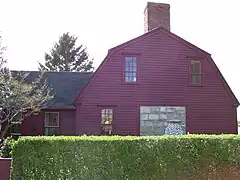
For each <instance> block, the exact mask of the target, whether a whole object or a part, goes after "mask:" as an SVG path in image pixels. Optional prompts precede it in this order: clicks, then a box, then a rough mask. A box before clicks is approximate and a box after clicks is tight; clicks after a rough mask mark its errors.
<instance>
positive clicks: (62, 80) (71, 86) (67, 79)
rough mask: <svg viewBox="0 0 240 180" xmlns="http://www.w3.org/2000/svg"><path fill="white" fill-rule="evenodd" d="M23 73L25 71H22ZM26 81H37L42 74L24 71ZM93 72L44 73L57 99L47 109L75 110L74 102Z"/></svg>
mask: <svg viewBox="0 0 240 180" xmlns="http://www.w3.org/2000/svg"><path fill="white" fill-rule="evenodd" d="M21 72H23V71H21ZM24 74H25V75H26V78H25V80H26V81H28V82H30V81H33V80H35V79H36V78H37V77H38V76H39V75H40V74H41V73H40V72H39V71H24ZM92 75H93V73H92V72H87V73H86V72H44V74H43V76H44V77H46V78H47V83H48V84H49V85H50V86H51V87H52V91H53V93H54V94H55V97H54V98H53V99H52V100H51V101H50V102H49V103H48V105H47V107H46V108H73V107H74V105H73V102H74V100H75V98H76V97H77V96H78V94H79V93H80V91H81V90H82V89H83V88H84V86H85V85H86V84H87V82H88V81H89V80H90V79H91V77H92Z"/></svg>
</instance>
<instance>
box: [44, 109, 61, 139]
mask: <svg viewBox="0 0 240 180" xmlns="http://www.w3.org/2000/svg"><path fill="white" fill-rule="evenodd" d="M58 131H59V113H58V112H45V135H48V136H52V135H58V134H59V132H58Z"/></svg>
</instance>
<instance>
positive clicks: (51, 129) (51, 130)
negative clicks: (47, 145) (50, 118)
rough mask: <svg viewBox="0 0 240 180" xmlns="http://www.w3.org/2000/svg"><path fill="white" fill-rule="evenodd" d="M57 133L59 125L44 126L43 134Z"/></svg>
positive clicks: (51, 134)
mask: <svg viewBox="0 0 240 180" xmlns="http://www.w3.org/2000/svg"><path fill="white" fill-rule="evenodd" d="M58 134H59V127H45V135H47V136H53V135H58Z"/></svg>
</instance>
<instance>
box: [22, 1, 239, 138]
mask: <svg viewBox="0 0 240 180" xmlns="http://www.w3.org/2000/svg"><path fill="white" fill-rule="evenodd" d="M144 15H145V18H144V26H145V33H144V34H143V35H141V36H139V37H136V38H134V39H131V40H129V41H127V42H125V43H123V44H121V45H118V46H116V47H114V48H112V49H110V50H109V51H108V54H107V56H106V58H105V59H104V60H103V62H102V63H101V65H100V66H99V68H98V69H97V70H96V71H95V72H94V73H93V74H92V73H76V72H46V76H48V80H49V83H50V84H51V85H52V87H53V89H54V90H55V92H56V97H55V98H54V100H53V101H52V102H50V105H49V106H48V107H47V108H46V109H44V110H43V111H42V112H41V113H40V114H39V115H37V116H31V117H28V118H26V120H25V121H24V123H23V124H22V125H21V130H20V132H21V135H82V134H88V135H100V134H116V135H164V134H185V133H188V132H189V133H208V134H220V133H237V107H238V105H239V102H238V100H237V98H236V97H235V95H234V94H233V92H232V91H231V89H230V87H229V86H228V84H227V82H226V81H225V79H224V77H223V76H222V74H221V72H220V71H219V69H218V68H217V66H216V64H215V62H214V60H213V59H212V57H211V54H209V53H208V52H205V51H204V50H202V49H200V48H198V47H197V46H195V45H193V44H191V43H189V42H187V41H186V40H184V39H182V38H181V37H179V36H177V35H176V34H174V33H172V32H171V31H170V6H169V5H168V4H162V3H148V4H147V7H146V9H145V11H144ZM28 73H29V76H33V75H34V74H36V73H37V72H28Z"/></svg>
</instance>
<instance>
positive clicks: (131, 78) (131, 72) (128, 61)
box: [124, 57, 137, 82]
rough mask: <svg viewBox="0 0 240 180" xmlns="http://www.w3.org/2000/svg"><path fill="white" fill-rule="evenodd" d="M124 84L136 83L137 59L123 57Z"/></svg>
mask: <svg viewBox="0 0 240 180" xmlns="http://www.w3.org/2000/svg"><path fill="white" fill-rule="evenodd" d="M124 73H125V82H136V81H137V58H136V57H125V72H124Z"/></svg>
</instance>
